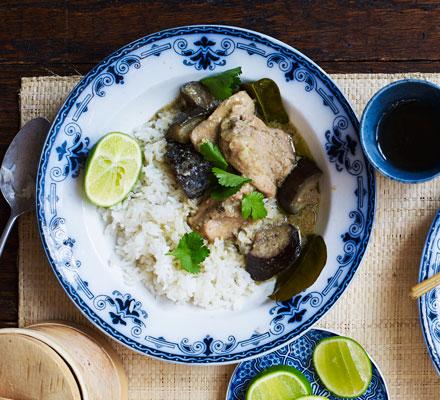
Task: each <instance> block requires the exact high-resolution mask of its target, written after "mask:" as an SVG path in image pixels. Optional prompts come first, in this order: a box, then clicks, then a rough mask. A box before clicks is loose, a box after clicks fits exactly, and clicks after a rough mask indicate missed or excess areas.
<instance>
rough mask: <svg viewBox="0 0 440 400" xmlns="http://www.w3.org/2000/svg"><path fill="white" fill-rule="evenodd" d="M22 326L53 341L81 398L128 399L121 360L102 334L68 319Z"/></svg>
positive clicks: (99, 399)
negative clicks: (76, 384) (69, 370)
mask: <svg viewBox="0 0 440 400" xmlns="http://www.w3.org/2000/svg"><path fill="white" fill-rule="evenodd" d="M25 329H26V330H30V331H32V332H34V334H37V333H38V334H42V335H45V336H46V339H45V341H46V342H47V343H48V344H50V343H52V341H53V342H54V343H56V345H57V346H56V347H57V348H56V349H55V350H57V351H58V352H60V354H61V356H62V357H63V358H65V359H66V361H68V363H69V365H70V367H71V368H72V369H73V371H74V372H75V375H76V377H77V379H78V381H79V383H80V387H81V389H82V393H83V397H84V400H88V399H90V400H101V399H106V400H113V399H114V400H127V399H128V379H127V375H126V373H125V371H124V368H123V366H122V362H121V359H120V358H119V356H118V354H117V353H116V352H115V351H114V350H113V348H112V347H111V346H110V344H109V343H108V342H107V341H106V340H105V339H104V338H103V337H102V336H100V335H99V334H97V333H96V332H94V331H93V330H91V329H89V328H87V327H85V326H81V325H78V324H74V323H70V322H69V323H66V322H57V321H48V322H42V323H38V324H33V325H30V326H28V327H26V328H25ZM54 343H52V344H51V346H52V347H53V346H54ZM54 348H55V347H54Z"/></svg>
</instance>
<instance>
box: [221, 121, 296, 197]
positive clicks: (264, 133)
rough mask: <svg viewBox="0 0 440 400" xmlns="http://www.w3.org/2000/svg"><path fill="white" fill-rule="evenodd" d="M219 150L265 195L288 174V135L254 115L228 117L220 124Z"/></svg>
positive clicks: (270, 194) (291, 161)
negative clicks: (236, 117) (239, 117)
mask: <svg viewBox="0 0 440 400" xmlns="http://www.w3.org/2000/svg"><path fill="white" fill-rule="evenodd" d="M219 146H220V150H221V151H222V153H223V155H224V157H225V158H226V161H227V162H228V163H230V164H231V165H232V166H233V167H234V168H235V169H237V170H238V171H240V172H241V173H242V174H243V175H244V176H246V177H248V178H250V179H252V185H254V186H255V187H256V188H257V189H258V190H259V191H260V192H261V193H263V194H264V195H265V196H266V197H268V198H273V197H274V196H275V194H276V189H277V186H278V185H281V183H282V182H283V180H284V178H285V177H286V176H287V175H289V173H290V171H291V170H292V168H293V166H294V162H295V155H294V153H293V146H292V143H291V139H290V137H289V135H288V134H287V133H286V132H284V131H283V130H281V129H274V128H269V127H268V126H266V124H265V123H264V122H263V121H262V120H261V119H259V118H258V117H256V116H254V115H251V116H249V117H247V118H246V119H245V120H241V119H234V118H229V119H227V120H224V121H223V122H222V124H221V132H220V139H219Z"/></svg>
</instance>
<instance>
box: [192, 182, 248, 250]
mask: <svg viewBox="0 0 440 400" xmlns="http://www.w3.org/2000/svg"><path fill="white" fill-rule="evenodd" d="M252 190H253V187H252V186H251V185H249V184H248V183H245V184H244V185H243V186H242V187H241V189H240V190H239V191H238V192H237V193H235V194H234V195H232V196H230V197H228V198H226V199H224V200H221V201H217V200H215V199H213V198H212V197H209V198H207V199H206V200H204V201H203V202H202V203H201V204H200V206H199V209H198V211H197V213H196V214H195V215H193V216H192V217H189V218H188V223H189V225H190V227H191V228H192V229H193V230H194V231H197V232H199V233H201V234H202V235H203V236H204V237H205V238H206V239H208V240H209V241H210V242H213V241H214V240H215V238H222V239H228V238H230V237H231V236H232V235H233V234H234V232H236V231H237V230H238V229H239V228H240V227H241V226H242V225H243V224H244V221H245V220H244V219H243V217H242V215H241V200H242V198H243V197H244V196H245V195H246V194H249V193H250V192H252Z"/></svg>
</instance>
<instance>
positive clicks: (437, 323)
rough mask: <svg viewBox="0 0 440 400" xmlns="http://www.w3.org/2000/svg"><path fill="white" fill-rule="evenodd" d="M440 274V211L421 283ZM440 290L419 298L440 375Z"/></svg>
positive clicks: (423, 263)
mask: <svg viewBox="0 0 440 400" xmlns="http://www.w3.org/2000/svg"><path fill="white" fill-rule="evenodd" d="M438 272H440V210H439V211H438V212H437V215H436V216H435V218H434V221H433V222H432V225H431V229H430V230H429V232H428V236H427V238H426V242H425V247H424V249H423V254H422V259H421V261H420V271H419V282H422V281H424V280H425V279H428V278H430V277H431V276H433V275H435V274H436V273H438ZM439 305H440V288H439V287H437V288H435V289H433V290H431V291H430V292H428V293H427V294H425V295H423V296H421V297H420V298H419V314H420V323H421V325H422V332H423V336H424V337H425V343H426V347H427V348H428V352H429V355H430V357H431V360H432V362H433V363H434V366H435V368H436V369H437V372H438V374H439V375H440V319H439Z"/></svg>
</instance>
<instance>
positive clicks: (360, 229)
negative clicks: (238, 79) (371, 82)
mask: <svg viewBox="0 0 440 400" xmlns="http://www.w3.org/2000/svg"><path fill="white" fill-rule="evenodd" d="M179 31H180V35H184V34H185V33H188V32H193V31H194V32H197V34H200V35H202V36H200V38H201V39H200V41H201V42H203V38H205V39H206V37H207V36H209V35H210V34H211V33H213V32H214V33H215V34H216V35H219V34H223V35H225V38H226V39H229V40H230V41H231V42H232V43H233V41H232V38H235V37H236V38H237V41H238V38H242V37H246V38H248V39H249V38H251V39H252V42H251V43H250V44H247V45H246V46H247V47H246V48H243V49H242V50H246V51H247V52H248V54H249V56H251V55H255V54H257V55H258V53H260V55H261V52H262V51H263V50H261V48H259V47H263V44H261V45H260V46H257V45H256V44H255V42H256V43H257V44H260V43H264V44H265V45H268V46H274V47H275V48H277V50H278V51H279V52H280V54H278V55H276V56H278V59H277V58H276V57H273V58H268V61H267V63H268V66H269V62H271V63H272V64H271V65H270V68H272V67H273V65H277V64H278V65H279V67H280V70H281V71H283V72H285V76H286V81H288V80H289V79H291V80H295V79H296V80H297V81H302V82H304V83H305V85H306V89H305V90H306V92H307V91H313V90H315V91H316V92H318V93H319V95H320V96H321V97H322V100H323V101H324V107H329V108H332V106H333V107H336V105H335V104H337V105H339V103H337V101H340V105H341V106H342V107H343V108H344V109H345V112H346V113H347V118H349V120H350V121H348V120H346V121H345V122H344V121H343V120H338V121H337V119H335V125H334V126H333V133H332V132H330V131H331V130H329V131H328V135H329V136H328V138H327V139H328V146H329V148H328V149H327V152H328V156H329V158H330V163H333V164H334V165H335V166H336V168H337V169H338V171H339V169H340V170H343V169H344V168H347V169H350V168H351V171H350V173H352V172H353V175H355V174H356V173H357V172H359V173H360V171H356V170H355V168H354V167H355V166H359V165H360V167H361V171H362V168H363V167H364V168H365V173H366V174H367V175H366V179H365V182H364V184H366V185H367V186H368V190H367V188H366V187H365V186H362V182H361V186H358V187H357V189H356V191H358V194H357V196H358V197H359V198H360V201H361V202H362V199H363V198H364V196H365V195H367V207H364V209H365V210H364V209H362V211H359V213H357V212H355V211H353V215H352V216H351V218H355V224H353V225H351V226H350V227H349V229H348V231H347V233H346V237H345V238H344V237H343V240H344V243H345V245H347V246H348V251H347V252H346V254H345V255H341V256H340V262H341V263H343V262H345V261H346V260H344V256H345V257H346V259H347V260H348V261H347V263H345V264H344V266H347V265H350V270H349V271H350V273H347V274H346V276H345V277H344V279H343V280H342V282H339V277H340V274H339V270H338V273H337V274H335V279H333V281H332V282H329V284H328V285H327V286H326V287H328V288H330V289H332V288H333V287H332V286H331V285H338V286H337V290H336V292H337V293H335V294H334V295H333V296H332V298H331V300H329V301H328V302H327V303H326V304H325V307H323V308H321V309H320V311H319V312H317V313H316V314H314V315H313V316H312V318H311V319H309V320H307V321H304V323H302V325H301V327H300V328H297V329H294V330H293V331H289V332H287V333H286V334H285V335H283V336H281V337H280V336H279V335H278V336H279V337H278V338H277V339H276V340H274V341H271V342H270V343H264V344H263V345H262V346H259V345H258V344H259V342H260V339H261V338H260V337H259V336H258V335H256V334H255V335H252V336H251V337H249V338H248V340H247V341H241V342H240V343H241V345H242V346H243V345H244V343H245V342H247V343H248V345H249V343H251V347H252V343H254V344H255V345H254V347H253V348H252V349H249V350H246V351H242V352H238V353H234V352H233V351H232V350H231V349H236V348H237V347H239V346H237V343H236V342H234V341H231V342H227V341H225V342H222V341H218V340H217V341H216V340H215V338H213V337H211V336H210V335H201V336H202V339H201V340H200V341H194V342H192V343H191V342H188V341H185V340H183V341H181V342H180V343H174V342H169V341H167V340H166V339H164V338H163V337H155V338H152V340H151V343H152V346H151V347H148V346H145V345H140V344H139V343H136V340H137V338H138V337H139V333H143V332H142V330H143V329H144V328H145V320H146V318H147V317H148V313H147V312H146V311H145V310H144V309H143V307H142V303H140V302H139V301H137V300H136V299H135V298H134V297H132V295H131V294H130V293H126V292H121V291H119V290H117V289H115V290H113V291H112V293H111V294H102V295H98V296H96V298H95V305H96V308H95V309H93V308H92V307H89V306H88V305H87V304H86V303H84V301H83V300H82V298H81V296H79V295H78V291H80V292H83V293H85V294H86V296H90V295H93V294H92V292H91V291H90V290H89V288H88V285H89V282H87V281H84V280H83V279H82V278H81V276H80V275H79V274H78V268H79V266H80V264H78V261H77V260H76V259H75V257H73V250H72V248H73V247H74V245H75V240H74V239H73V238H71V237H69V236H68V235H66V234H65V233H66V232H62V229H61V228H62V226H61V225H62V224H63V218H61V217H58V219H57V220H56V221H55V223H54V224H53V225H51V226H50V229H48V225H47V224H46V223H45V221H46V220H45V209H44V207H43V206H42V205H41V204H44V202H45V200H47V204H46V206H47V208H46V211H47V209H52V208H51V207H54V209H55V208H56V202H57V201H58V198H57V193H56V192H52V191H49V190H47V191H46V192H45V191H44V183H43V182H44V175H45V173H46V172H47V173H48V170H47V163H48V161H47V159H48V158H49V156H50V149H51V148H52V149H53V148H54V147H55V145H54V142H55V140H56V136H57V134H58V133H59V132H60V129H61V127H64V132H65V134H66V135H68V136H71V137H73V139H74V140H73V142H72V146H70V147H69V145H68V144H67V142H66V141H65V142H63V143H61V145H60V146H58V147H57V148H56V150H57V152H58V158H59V160H58V161H61V160H63V161H62V162H65V161H64V158H63V157H65V159H66V160H67V162H68V163H67V164H66V165H64V170H62V169H61V168H59V167H57V168H58V170H57V171H58V173H61V174H63V172H65V171H67V174H69V173H70V174H71V176H74V175H75V174H76V176H77V175H78V174H79V173H80V170H81V161H80V158H81V157H83V156H84V155H85V151H86V149H87V147H88V144H89V142H88V140H89V138H88V137H85V138H81V131H78V130H75V129H76V127H74V126H72V125H69V124H64V126H63V119H64V118H66V116H67V115H68V113H69V112H70V111H72V110H73V109H74V107H76V109H74V110H73V111H75V113H74V117H75V116H77V117H78V115H79V116H81V113H85V112H87V107H88V106H90V103H89V102H90V99H89V100H88V101H89V102H87V98H86V99H82V101H81V102H79V103H75V101H76V100H77V99H78V97H79V96H80V95H81V91H80V89H84V88H85V87H87V84H88V83H87V82H88V81H89V80H91V81H93V79H95V80H96V79H97V78H101V81H99V79H98V80H96V81H97V82H98V83H100V86H99V87H98V86H97V85H96V87H97V89H96V93H97V94H98V96H99V91H100V90H101V91H102V92H103V89H104V88H105V87H106V86H111V84H115V82H116V84H117V83H118V82H117V80H118V79H119V80H122V82H123V80H124V76H123V75H124V74H125V73H127V72H128V70H129V69H130V66H133V67H134V68H140V66H139V65H138V64H137V62H138V61H139V60H137V59H135V58H133V59H132V60H129V62H128V63H127V57H125V55H126V54H127V53H128V54H130V49H132V48H134V47H135V46H136V44H139V43H140V42H142V41H143V40H144V41H148V40H146V39H148V38H153V37H156V38H161V37H165V36H167V35H168V36H169V37H170V38H176V37H178V36H177V34H178V33H176V32H179ZM182 32H183V33H182ZM173 35H174V36H173ZM233 35H236V36H233ZM180 37H182V36H180ZM157 40H160V39H157ZM154 42H155V41H154V40H152V41H151V43H153V46H152V47H151V49H149V50H148V51H149V55H155V56H160V55H161V51H162V50H161V48H159V49H157V46H156V48H155V45H154ZM175 42H177V39H176V41H175ZM214 44H215V43H214ZM235 45H237V43H235ZM242 45H243V44H242ZM139 46H141V45H140V44H139ZM202 46H207V47H208V50H210V49H209V43H206V42H205V43H202ZM243 46H244V45H243ZM237 47H238V46H237ZM124 50H125V51H126V52H127V53H125V54H124V57H125V59H123V57H122V56H121V54H122V53H123V51H124ZM188 51H189V53H186V54H187V55H186V56H185V57H186V59H187V60H186V61H188V59H191V57H190V56H191V51H192V50H191V51H190V50H188ZM222 52H223V53H222ZM225 52H226V53H227V52H228V48H227V47H226V48H223V50H218V51H217V52H214V53H213V52H212V51H211V54H214V56H218V55H222V56H223V57H226V56H227V55H225ZM286 53H287V54H290V56H291V59H289V58H288V57H287V56H286ZM192 54H193V55H194V54H196V52H194V51H193V53H192ZM208 54H209V51H208ZM118 56H119V59H118V58H117V57H118ZM115 57H116V58H115ZM121 57H122V58H121ZM188 57H189V58H188ZM220 58H221V57H220ZM112 59H113V61H112V62H110V60H112ZM286 60H287V61H286ZM299 60H300V61H301V62H304V63H305V65H306V66H307V67H310V68H311V69H310V70H305V66H304V65H303V64H301V63H299ZM121 61H125V63H124V62H122V63H120V64H119V70H118V71H116V72H115V69H114V66H115V64H116V63H117V62H121ZM204 62H205V63H206V62H209V58H208V59H205V61H204ZM283 62H284V63H285V64H283V65H284V66H283V68H284V70H283V68H282V65H281V64H282V63H283ZM294 62H296V63H298V68H297V69H296V70H295V69H294V67H293V64H294ZM187 65H193V66H195V68H196V69H198V66H200V63H199V64H197V62H192V61H188V64H187ZM217 65H221V64H217ZM111 67H113V70H112V71H110V68H111ZM288 67H290V68H291V71H288ZM106 68H107V70H105V69H106ZM200 68H203V67H200ZM200 68H199V69H200ZM213 69H214V68H213ZM103 71H104V72H103ZM109 72H110V74H109ZM118 72H119V75H118ZM289 73H290V74H291V78H287V75H288V74H289ZM294 73H295V75H294ZM314 73H318V75H319V77H315V76H314V75H313V74H314ZM97 74H98V75H97ZM99 74H101V75H99ZM112 74H113V75H112ZM93 75H94V77H93ZM103 75H106V76H103ZM92 77H93V79H91V78H92ZM105 79H107V80H105ZM320 79H322V82H324V83H325V84H326V85H329V86H330V88H331V92H330V93H331V95H329V94H328V93H326V90H327V89H329V88H328V87H327V89H326V87H319V88H318V87H317V86H318V85H317V82H318V81H319V82H321V81H320ZM111 80H113V82H112V81H111ZM319 82H318V83H319ZM322 82H321V83H322ZM89 83H90V82H89ZM314 85H315V86H314ZM78 92H79V93H78ZM103 93H104V94H105V92H103ZM333 95H335V96H337V100H334V99H333V98H332V96H333ZM333 101H335V103H333ZM326 102H327V104H326ZM333 111H334V110H333ZM60 121H61V122H60ZM336 122H337V123H336ZM344 123H345V125H344ZM347 124H353V126H354V129H358V119H357V116H356V114H355V113H354V111H353V109H352V108H351V106H350V105H349V103H348V101H347V100H346V99H345V97H344V96H343V95H342V93H341V92H340V91H339V89H338V88H337V87H336V85H335V84H334V82H333V81H332V80H331V79H330V78H329V77H328V76H327V75H326V74H325V73H324V72H323V71H322V69H321V68H319V67H318V66H316V64H314V63H313V62H312V61H311V60H309V59H308V58H307V57H305V56H304V55H302V54H301V53H299V52H297V51H296V50H295V49H293V48H291V47H290V46H287V45H285V44H283V43H282V42H280V41H278V40H276V39H272V38H270V37H268V36H266V35H263V34H259V33H256V32H252V31H247V30H245V29H240V28H233V27H227V26H209V25H208V26H190V27H180V28H174V29H170V30H166V31H162V32H159V33H156V34H153V35H150V36H147V37H145V38H142V39H139V40H138V41H135V42H132V43H130V44H129V45H127V46H125V47H123V48H122V49H120V50H118V51H116V52H115V53H113V54H112V55H110V56H109V57H107V58H106V59H105V60H103V61H102V62H101V63H100V64H98V65H97V66H96V67H95V68H94V69H93V70H92V71H91V72H90V73H89V74H87V75H86V76H85V77H84V78H83V79H82V81H81V82H80V83H79V84H78V85H77V86H76V87H75V88H74V90H73V91H72V93H71V94H70V95H69V97H68V98H67V100H66V102H65V103H64V105H63V107H62V108H61V110H60V112H59V113H58V115H57V117H56V119H55V121H54V123H53V125H52V128H51V133H50V134H49V136H48V140H47V142H46V145H45V148H44V150H43V157H42V162H41V163H40V169H39V174H38V185H37V203H38V205H37V207H38V222H39V229H40V234H41V236H42V240H43V245H44V249H45V251H46V254H47V255H48V258H49V260H50V262H51V266H52V268H53V270H54V272H55V274H56V276H57V278H58V280H59V281H60V283H61V284H62V286H63V288H64V289H65V290H66V292H67V293H68V295H69V296H70V297H71V299H72V300H73V301H74V303H75V304H76V305H77V307H78V308H79V309H80V310H81V311H82V312H83V313H84V314H85V315H86V316H87V317H88V318H89V319H90V320H91V322H93V323H94V324H95V325H96V326H98V327H99V328H100V329H102V330H103V331H104V332H106V333H107V334H109V335H110V336H111V337H113V338H114V339H116V340H118V341H119V342H121V343H123V344H125V345H127V346H128V347H130V348H132V349H134V350H137V351H139V352H141V353H143V354H148V355H150V356H153V357H156V358H160V359H165V360H168V361H176V362H183V363H212V364H216V363H231V362H236V361H240V360H244V359H250V358H253V357H257V356H258V355H260V354H262V353H265V352H269V351H272V350H275V349H277V348H279V347H282V346H284V345H285V344H286V343H287V342H289V341H291V340H294V339H295V338H297V337H298V336H299V335H301V334H304V333H305V332H306V331H307V330H308V329H310V328H311V326H312V325H313V324H314V323H315V322H316V321H317V320H319V319H320V318H321V317H322V316H323V315H324V314H325V313H326V312H327V311H328V310H329V309H330V308H331V307H332V306H333V305H334V304H336V302H337V301H338V300H339V298H340V296H341V294H342V293H343V291H344V290H345V289H346V288H347V287H348V285H349V284H350V283H351V282H352V280H353V278H354V276H355V274H356V272H357V270H358V268H359V266H360V263H361V261H362V257H363V255H364V253H365V251H366V247H367V244H368V241H369V237H370V234H371V230H372V227H373V222H374V213H375V203H376V201H375V199H376V193H375V176H374V171H373V170H372V168H371V166H370V165H369V164H368V162H367V161H366V160H365V157H363V155H362V154H359V153H358V152H359V151H361V149H360V145H359V146H358V148H357V150H356V157H358V159H359V158H360V159H361V160H362V161H363V164H362V161H358V159H357V160H355V161H354V162H353V163H352V164H350V160H349V157H348V155H349V154H350V151H351V152H352V153H353V156H354V154H355V146H356V144H359V143H358V142H354V141H353V140H352V139H350V137H349V136H348V135H347V137H346V138H345V139H346V140H347V141H348V142H345V141H344V138H343V136H342V135H341V132H343V130H344V129H346V127H347ZM355 139H356V137H355ZM357 139H358V138H357ZM332 140H333V142H332ZM350 140H352V141H351V142H350ZM335 141H336V142H335ZM353 142H354V143H353ZM63 146H64V147H63ZM350 146H351V147H350ZM75 152H76V153H75ZM69 154H70V156H72V155H73V157H71V158H70V159H69V158H68V155H69ZM356 163H358V164H356ZM69 168H70V170H69ZM53 170H54V168H52V170H51V172H52V171H53ZM362 172H364V171H362ZM74 177H75V176H74ZM357 179H358V182H359V181H362V178H361V177H358V178H357ZM50 189H51V190H52V187H51V188H50ZM361 191H363V192H362V193H361ZM359 193H360V194H359ZM45 196H46V197H45ZM364 211H365V213H364ZM47 214H48V213H46V215H47ZM55 216H56V213H55V214H54V215H53V217H55ZM358 218H360V220H359V219H358ZM53 221H54V219H53V218H52V219H51V222H53ZM58 233H60V235H59V237H57V234H58ZM54 237H55V239H53V238H54ZM51 239H53V243H52V247H51V248H50V247H49V246H48V244H47V241H46V240H51ZM54 243H55V245H56V246H59V247H60V248H61V250H60V251H61V253H62V257H64V259H61V260H60V259H58V260H57V262H54V259H53V254H54V253H53V248H54V247H53V244H54ZM345 245H344V246H345ZM60 261H61V262H60ZM351 261H353V264H351ZM67 272H68V273H69V274H70V275H69V276H66V274H65V273H67ZM338 274H339V275H338ZM341 274H342V272H341ZM330 284H331V285H330ZM330 289H329V290H330ZM321 297H322V296H321ZM307 302H310V304H317V302H319V299H318V300H317V298H316V297H313V295H310V294H309V295H306V296H297V297H295V298H294V299H292V300H291V301H290V302H286V303H281V304H278V305H277V306H276V307H274V308H272V309H271V313H272V315H275V317H274V318H273V321H275V322H274V325H275V326H274V328H275V327H276V326H278V323H279V322H280V321H282V320H283V319H285V318H286V319H289V320H292V321H294V322H295V319H298V318H299V319H300V321H301V319H302V317H303V315H304V312H305V309H301V306H302V305H303V306H305V304H306V303H307ZM318 306H319V305H317V307H318ZM106 307H108V308H109V309H110V312H109V314H110V315H113V316H112V318H111V320H112V322H113V321H118V322H116V323H114V322H113V323H110V324H109V323H108V322H106V321H105V320H103V319H102V318H101V317H100V315H98V314H99V313H97V311H101V310H103V309H105V308H106ZM106 311H109V310H106ZM121 321H123V322H125V324H126V325H127V322H129V323H131V327H130V328H131V331H130V332H128V335H127V334H126V333H127V330H125V332H124V333H121V332H120V331H119V330H118V328H120V327H119V326H118V323H120V322H121ZM284 322H285V321H284ZM280 329H282V330H284V326H283V327H282V328H280ZM136 334H138V335H136ZM133 335H134V337H133ZM166 346H171V347H173V346H174V348H177V349H179V350H178V354H173V353H170V352H166V351H165V352H164V351H163V350H161V348H164V347H165V348H166ZM182 349H183V350H182ZM216 349H220V351H218V353H217V354H215V353H216ZM230 350H231V351H230ZM179 352H180V353H179Z"/></svg>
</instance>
